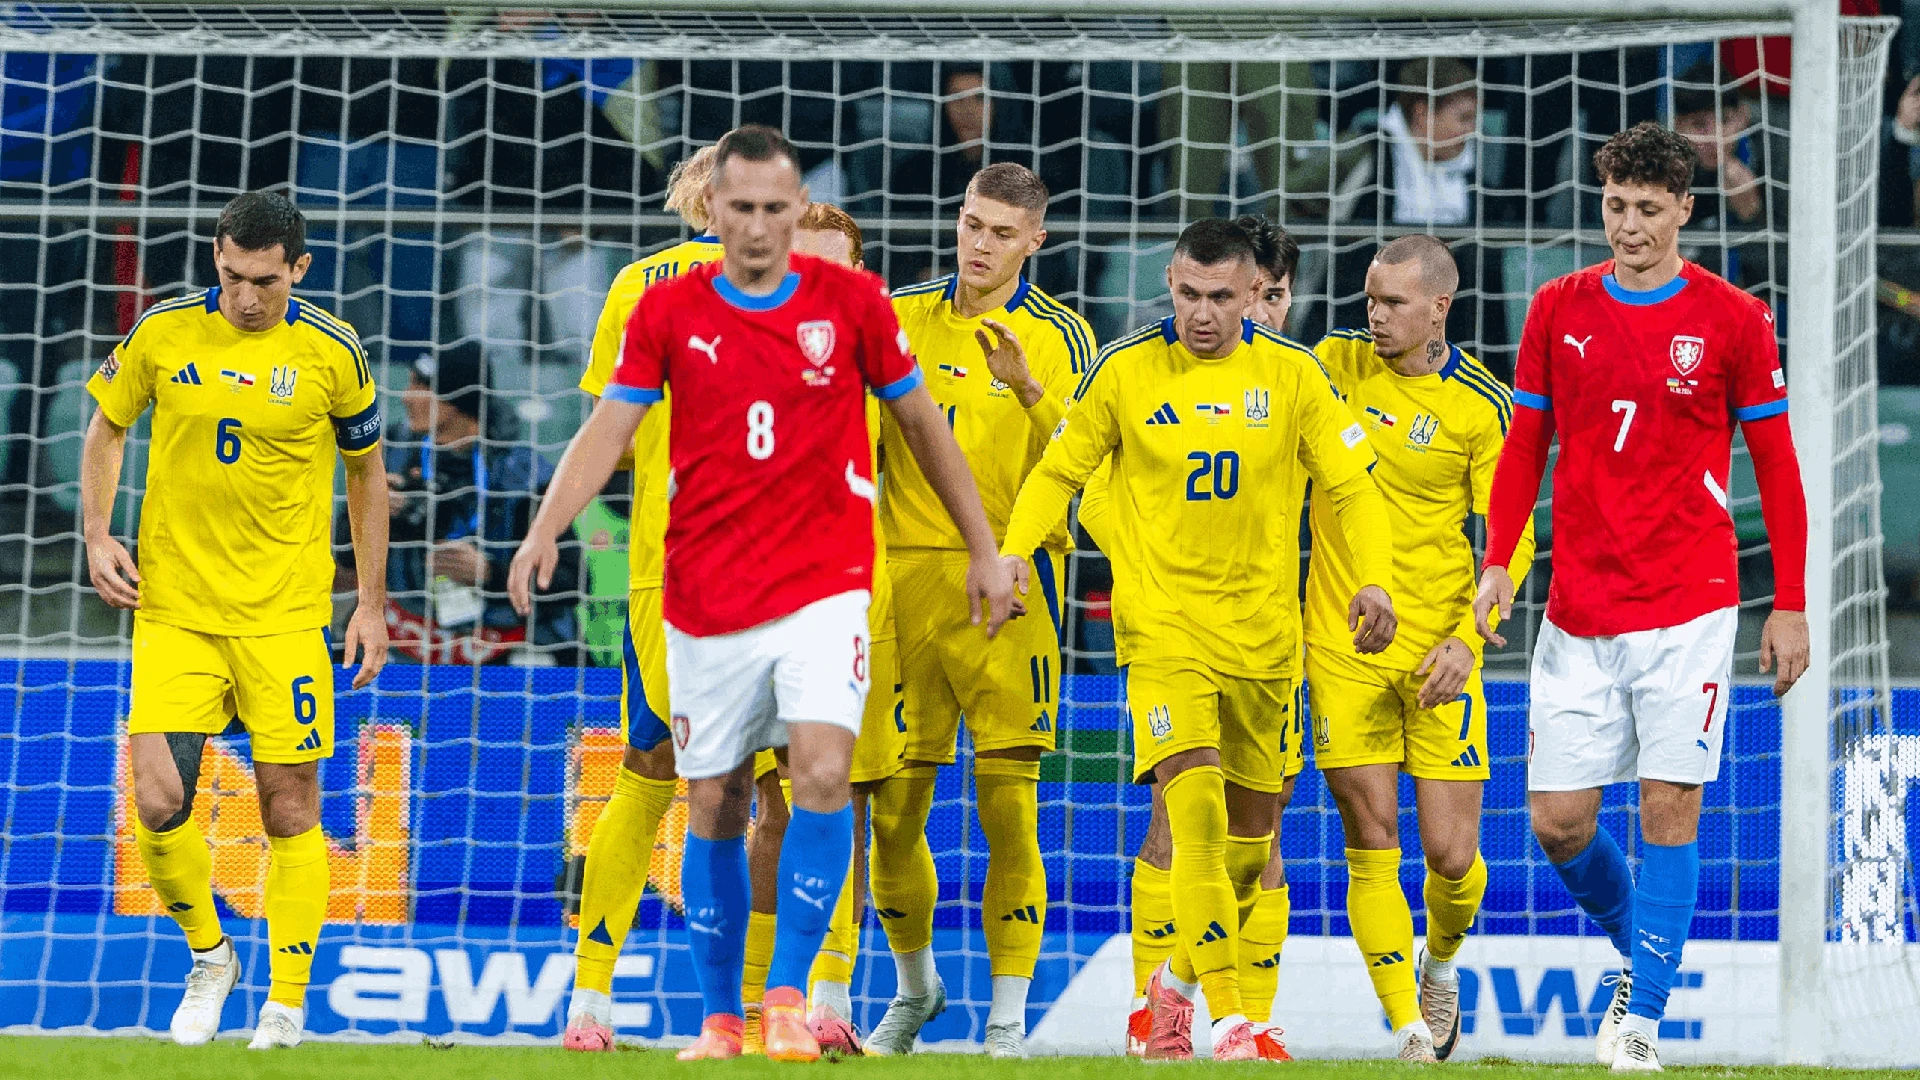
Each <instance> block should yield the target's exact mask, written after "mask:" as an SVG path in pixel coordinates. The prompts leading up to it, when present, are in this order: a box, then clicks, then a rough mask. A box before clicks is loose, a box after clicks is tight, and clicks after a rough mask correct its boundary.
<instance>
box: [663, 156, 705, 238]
mask: <svg viewBox="0 0 1920 1080" xmlns="http://www.w3.org/2000/svg"><path fill="white" fill-rule="evenodd" d="M715 156H716V153H715V148H714V147H711V146H703V147H701V148H700V149H698V150H695V151H694V152H693V153H692V154H689V155H688V156H686V157H684V158H681V159H680V160H679V161H678V162H676V163H675V164H674V166H673V171H672V172H670V173H668V174H667V209H668V210H671V211H673V212H674V213H676V214H679V215H680V220H681V221H684V222H686V223H687V227H688V228H690V229H692V230H693V231H694V232H700V233H703V232H706V231H707V220H708V219H707V180H708V179H709V178H711V177H712V176H713V161H714V158H715Z"/></svg>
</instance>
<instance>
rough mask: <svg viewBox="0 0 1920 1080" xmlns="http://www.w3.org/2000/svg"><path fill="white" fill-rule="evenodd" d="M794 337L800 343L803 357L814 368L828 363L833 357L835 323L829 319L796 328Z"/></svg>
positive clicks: (804, 323) (802, 324)
mask: <svg viewBox="0 0 1920 1080" xmlns="http://www.w3.org/2000/svg"><path fill="white" fill-rule="evenodd" d="M794 337H795V338H796V339H798V341H799V342H800V353H801V355H802V356H805V357H806V358H807V363H809V364H812V365H813V366H814V367H819V366H820V365H821V364H824V363H826V362H827V358H828V357H830V356H832V355H833V341H834V337H833V322H832V321H831V320H829V319H815V320H813V321H812V322H803V323H801V324H800V325H799V326H798V327H795V328H794Z"/></svg>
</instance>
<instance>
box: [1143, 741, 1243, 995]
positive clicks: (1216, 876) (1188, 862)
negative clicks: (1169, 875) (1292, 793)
mask: <svg viewBox="0 0 1920 1080" xmlns="http://www.w3.org/2000/svg"><path fill="white" fill-rule="evenodd" d="M1162 791H1163V793H1164V794H1165V796H1166V802H1167V823H1168V825H1170V826H1171V827H1172V830H1173V882H1172V884H1173V916H1174V925H1175V926H1176V927H1177V929H1178V934H1179V941H1180V945H1181V948H1180V950H1179V951H1177V952H1175V953H1174V955H1173V960H1172V972H1173V974H1174V976H1175V977H1177V978H1179V979H1180V980H1181V981H1183V982H1188V983H1192V982H1198V983H1199V984H1200V988H1201V989H1202V990H1203V991H1204V992H1205V993H1206V995H1207V1009H1208V1011H1209V1012H1211V1013H1212V1014H1213V1015H1214V1016H1215V1017H1216V1018H1221V1017H1227V1016H1231V1015H1233V1014H1235V1013H1238V1012H1241V1011H1242V1010H1241V1006H1240V976H1239V970H1238V957H1237V955H1236V948H1235V944H1236V939H1237V938H1238V937H1239V928H1240V913H1239V905H1238V903H1237V902H1236V901H1235V899H1234V892H1233V880H1232V878H1231V877H1230V876H1229V875H1228V873H1227V847H1228V845H1227V782H1226V777H1225V776H1224V775H1223V774H1222V773H1221V771H1220V768H1219V766H1217V765H1209V766H1201V767H1199V768H1193V769H1188V770H1187V771H1185V772H1183V773H1181V774H1180V775H1179V776H1176V777H1174V778H1173V779H1172V780H1171V781H1168V782H1167V783H1166V784H1165V785H1163V786H1162Z"/></svg>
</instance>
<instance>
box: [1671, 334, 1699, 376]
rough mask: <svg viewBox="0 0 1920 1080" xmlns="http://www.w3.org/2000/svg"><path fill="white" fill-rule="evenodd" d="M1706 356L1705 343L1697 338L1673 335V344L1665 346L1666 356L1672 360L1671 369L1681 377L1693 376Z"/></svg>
mask: <svg viewBox="0 0 1920 1080" xmlns="http://www.w3.org/2000/svg"><path fill="white" fill-rule="evenodd" d="M1706 355H1707V343H1706V342H1705V341H1704V340H1702V339H1700V338H1697V337H1689V336H1687V335H1686V334H1675V335H1674V336H1673V344H1671V345H1669V346H1667V356H1668V357H1669V358H1671V359H1672V360H1673V369H1674V370H1675V371H1678V372H1679V373H1680V374H1682V375H1691V374H1693V369H1694V368H1697V367H1699V366H1700V361H1701V360H1703V359H1705V358H1706Z"/></svg>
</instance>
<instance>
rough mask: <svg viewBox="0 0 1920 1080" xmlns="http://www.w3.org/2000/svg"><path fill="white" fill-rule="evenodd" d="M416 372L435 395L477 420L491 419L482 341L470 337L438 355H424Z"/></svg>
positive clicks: (445, 348)
mask: <svg viewBox="0 0 1920 1080" xmlns="http://www.w3.org/2000/svg"><path fill="white" fill-rule="evenodd" d="M413 373H414V375H416V376H418V377H419V379H420V381H421V382H424V383H426V384H427V388H428V389H430V390H432V391H433V396H434V397H436V398H439V399H440V401H441V402H442V403H444V404H446V405H449V406H451V407H453V408H455V409H458V410H460V411H461V412H463V413H466V414H467V415H468V416H471V417H473V418H474V419H475V420H479V421H482V422H484V421H485V420H486V418H487V414H486V411H485V410H486V402H487V392H488V390H490V389H491V387H490V386H489V384H488V381H487V362H486V357H485V355H484V354H483V353H482V352H481V349H480V342H478V341H476V340H474V339H473V338H467V339H466V340H464V341H461V342H459V343H457V344H454V345H446V346H442V347H441V348H440V349H439V350H438V351H437V352H436V353H421V354H420V355H419V356H418V357H416V358H415V359H414V361H413Z"/></svg>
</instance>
